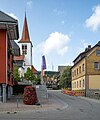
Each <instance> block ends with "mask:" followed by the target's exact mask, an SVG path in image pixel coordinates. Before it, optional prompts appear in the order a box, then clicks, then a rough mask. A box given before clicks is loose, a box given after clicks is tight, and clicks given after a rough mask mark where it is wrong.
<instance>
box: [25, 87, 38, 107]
mask: <svg viewBox="0 0 100 120" xmlns="http://www.w3.org/2000/svg"><path fill="white" fill-rule="evenodd" d="M37 102H38V99H37V95H36V89H35V88H34V87H32V86H26V87H25V88H24V94H23V103H24V104H26V105H33V104H35V103H37Z"/></svg>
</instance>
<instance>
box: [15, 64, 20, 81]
mask: <svg viewBox="0 0 100 120" xmlns="http://www.w3.org/2000/svg"><path fill="white" fill-rule="evenodd" d="M14 81H17V82H18V81H20V76H19V74H18V66H17V65H14Z"/></svg>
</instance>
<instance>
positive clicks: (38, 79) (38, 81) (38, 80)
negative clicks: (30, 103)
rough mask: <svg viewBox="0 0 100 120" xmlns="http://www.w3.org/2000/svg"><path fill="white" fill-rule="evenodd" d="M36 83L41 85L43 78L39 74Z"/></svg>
mask: <svg viewBox="0 0 100 120" xmlns="http://www.w3.org/2000/svg"><path fill="white" fill-rule="evenodd" d="M35 84H36V85H40V84H41V78H40V76H37V78H36V79H35Z"/></svg>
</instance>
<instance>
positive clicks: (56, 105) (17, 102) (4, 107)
mask: <svg viewBox="0 0 100 120" xmlns="http://www.w3.org/2000/svg"><path fill="white" fill-rule="evenodd" d="M63 106H64V105H63V104H62V103H61V102H60V101H59V100H57V99H56V98H54V97H53V96H51V95H49V96H48V99H42V100H41V105H25V104H23V100H22V98H21V97H20V98H19V99H17V98H16V96H13V97H12V99H10V100H8V101H7V103H0V113H11V112H12V113H15V112H20V111H22V112H25V111H31V112H33V111H47V110H56V109H60V108H62V107H63Z"/></svg>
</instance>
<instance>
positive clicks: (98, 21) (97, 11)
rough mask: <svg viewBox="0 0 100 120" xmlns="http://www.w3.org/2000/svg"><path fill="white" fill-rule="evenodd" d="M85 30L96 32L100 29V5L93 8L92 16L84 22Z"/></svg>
mask: <svg viewBox="0 0 100 120" xmlns="http://www.w3.org/2000/svg"><path fill="white" fill-rule="evenodd" d="M85 25H86V27H87V28H90V29H91V30H92V31H97V30H98V28H99V27H100V5H97V6H96V7H94V8H93V14H92V15H91V16H90V17H89V18H88V19H87V20H86V21H85Z"/></svg>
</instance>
